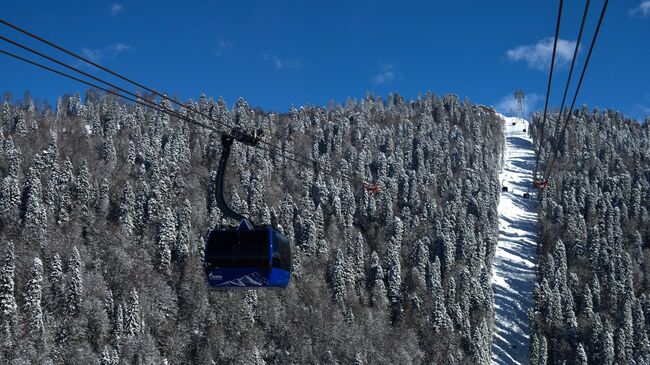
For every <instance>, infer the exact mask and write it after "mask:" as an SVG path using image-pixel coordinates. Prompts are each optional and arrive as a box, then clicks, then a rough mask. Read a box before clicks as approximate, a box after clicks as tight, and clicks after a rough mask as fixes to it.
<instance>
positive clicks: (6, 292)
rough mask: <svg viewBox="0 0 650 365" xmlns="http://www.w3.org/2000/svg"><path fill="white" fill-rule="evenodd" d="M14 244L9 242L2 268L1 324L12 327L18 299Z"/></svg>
mask: <svg viewBox="0 0 650 365" xmlns="http://www.w3.org/2000/svg"><path fill="white" fill-rule="evenodd" d="M15 270H16V264H15V260H14V244H13V242H7V243H6V245H5V249H4V256H3V258H2V268H0V323H2V324H3V325H5V324H9V325H12V324H13V323H14V321H15V319H16V297H15V296H14V272H15Z"/></svg>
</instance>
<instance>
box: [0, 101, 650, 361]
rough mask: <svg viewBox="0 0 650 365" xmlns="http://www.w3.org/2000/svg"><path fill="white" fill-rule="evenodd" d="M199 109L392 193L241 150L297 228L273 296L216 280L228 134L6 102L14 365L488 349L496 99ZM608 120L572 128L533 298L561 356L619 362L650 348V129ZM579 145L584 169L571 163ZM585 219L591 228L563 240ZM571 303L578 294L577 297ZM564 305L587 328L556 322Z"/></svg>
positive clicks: (120, 112)
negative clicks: (648, 259)
mask: <svg viewBox="0 0 650 365" xmlns="http://www.w3.org/2000/svg"><path fill="white" fill-rule="evenodd" d="M143 97H147V96H143ZM147 98H148V97H147ZM163 103H164V104H165V105H167V106H169V103H167V102H163ZM188 103H191V104H192V105H193V106H194V107H195V108H197V109H200V110H201V111H202V112H204V113H209V114H210V115H211V116H213V117H214V118H216V119H218V120H222V121H225V122H227V123H230V124H232V123H235V122H237V123H239V124H240V125H242V126H244V127H246V128H252V127H255V128H260V127H261V128H263V129H264V130H265V131H266V133H265V134H266V135H267V136H272V141H273V142H274V143H277V144H281V145H282V146H283V147H284V148H285V149H286V150H288V151H293V152H296V153H298V154H300V155H303V156H311V157H313V158H315V159H317V160H319V161H321V164H323V165H325V166H332V167H333V168H334V169H336V170H337V171H344V172H347V173H350V174H353V173H354V174H357V175H359V176H360V177H363V178H365V179H367V180H369V181H373V180H376V181H378V182H379V184H380V186H381V189H382V191H381V193H380V194H378V195H371V194H368V193H366V192H364V190H363V189H362V188H361V187H360V186H355V185H354V184H352V183H350V182H349V181H346V180H342V179H340V178H334V177H332V176H329V175H324V174H322V173H316V171H315V170H314V169H313V168H309V167H304V166H302V165H297V164H295V163H294V162H291V161H289V160H287V159H286V158H283V157H282V156H279V155H278V154H276V153H273V152H268V151H262V150H259V149H252V148H250V147H246V146H242V145H237V144H235V145H234V146H233V147H234V148H233V154H232V155H231V165H230V168H229V171H230V174H229V176H228V182H227V186H228V191H229V193H228V195H229V197H228V198H229V200H230V202H231V205H233V206H234V207H235V208H236V210H238V211H241V212H243V213H245V214H246V215H248V216H250V217H251V218H252V220H253V221H254V222H257V223H273V224H274V225H276V226H277V227H278V228H279V229H280V230H281V231H283V232H284V233H285V234H286V235H287V236H288V237H289V239H290V241H291V245H292V250H293V252H294V255H293V260H294V261H293V268H294V274H293V277H292V279H291V282H290V284H289V287H288V288H287V289H286V290H281V291H272V290H268V291H267V290H258V291H223V290H210V289H208V288H207V285H206V283H205V280H204V277H203V268H202V254H203V246H204V238H205V237H206V233H207V232H208V231H209V230H210V229H211V228H212V227H214V226H215V224H217V223H229V224H234V223H236V222H226V221H225V219H223V217H222V216H221V213H220V211H219V210H218V209H217V208H216V203H215V199H214V196H213V190H214V188H213V185H214V180H215V172H214V171H215V170H216V165H217V163H218V159H219V156H220V148H221V147H220V138H219V137H218V136H217V135H216V134H215V133H210V132H209V131H206V130H204V129H199V128H197V127H195V126H190V125H188V124H186V123H185V122H183V121H179V120H177V119H176V118H170V117H169V116H167V115H165V114H162V113H160V112H156V111H153V110H151V109H146V108H144V107H141V106H139V105H135V106H134V105H131V104H124V103H121V102H118V101H117V100H116V99H115V98H112V97H109V96H106V95H98V94H96V93H93V92H88V93H86V95H85V96H84V97H80V96H79V95H73V96H70V97H65V98H62V99H60V100H59V102H58V105H57V106H56V107H54V108H50V107H48V106H47V105H43V104H35V103H34V102H33V101H32V100H31V98H30V97H29V96H26V97H24V98H23V99H22V100H15V101H12V100H8V101H6V102H4V104H3V106H2V115H1V118H2V120H1V123H0V127H1V129H0V146H2V153H0V177H1V179H2V186H1V189H0V253H1V255H0V346H1V349H2V351H1V352H0V363H2V364H102V365H109V364H111V365H112V364H163V363H170V364H179V363H192V364H222V363H225V364H314V363H321V364H420V363H435V364H449V365H453V364H467V363H472V364H487V363H489V362H490V345H491V341H492V335H491V333H492V330H493V325H494V324H493V321H494V313H493V299H492V297H493V294H492V288H491V285H490V265H491V262H492V258H493V256H494V247H495V244H496V239H497V233H498V232H497V219H498V217H497V213H496V208H497V203H498V199H499V191H500V186H499V181H498V173H499V170H500V159H501V155H502V153H501V152H502V148H503V134H502V132H501V125H502V124H501V121H500V120H499V119H498V118H497V116H496V115H495V113H494V112H493V111H490V110H488V109H485V108H482V107H477V106H474V105H472V104H470V103H469V102H468V101H466V102H460V101H459V100H458V98H457V97H455V96H453V95H448V96H445V97H442V98H440V97H436V96H433V95H430V94H427V95H426V96H421V97H419V98H417V99H416V100H412V101H405V100H404V99H403V98H402V97H400V96H399V95H391V96H389V97H388V98H386V99H385V100H382V98H380V97H375V96H372V95H368V96H367V97H366V98H365V99H362V100H358V101H357V100H349V101H348V102H347V103H346V105H344V106H337V107H332V108H330V109H329V110H328V109H324V108H318V107H304V108H299V109H295V108H293V107H292V108H291V110H290V111H289V112H288V113H283V114H270V113H265V112H263V111H261V110H257V109H251V108H250V107H249V106H248V105H247V103H246V102H245V101H244V100H243V99H240V100H239V101H238V102H237V103H236V105H233V106H231V107H230V108H229V107H228V106H226V104H225V103H224V102H223V100H221V99H219V100H218V101H213V100H212V99H210V98H207V97H204V96H202V97H201V98H199V100H198V102H194V101H188ZM179 112H180V113H182V114H184V115H189V116H190V117H192V118H195V119H196V120H198V121H201V122H203V123H208V124H210V123H211V122H210V121H209V120H207V119H206V118H202V117H201V116H200V115H195V114H193V113H190V112H187V111H186V110H185V109H183V108H180V109H179ZM607 115H608V114H607ZM594 118H595V121H594V120H593V119H594ZM603 118H606V117H605V116H589V115H586V114H584V113H583V114H581V119H585V123H590V124H589V125H584V126H582V127H581V129H579V131H578V133H577V134H571V136H570V138H571V139H574V138H579V139H580V140H581V142H580V143H579V145H580V146H585V147H584V148H583V149H581V150H579V151H576V152H575V153H573V154H566V155H565V157H564V158H563V160H562V162H563V163H562V164H561V166H560V167H561V168H562V169H563V171H564V172H563V173H562V174H558V175H556V177H555V180H554V181H562V184H564V185H565V186H566V191H567V193H565V194H563V195H560V196H557V197H556V196H555V194H556V191H558V190H556V189H557V188H555V187H554V188H553V189H551V190H550V191H549V192H548V194H547V195H545V196H544V203H543V204H544V207H545V212H546V211H547V210H548V213H545V215H546V216H548V218H547V219H546V220H545V226H544V227H545V232H547V233H546V234H545V235H544V239H545V242H548V243H547V244H545V246H544V250H545V251H546V252H551V253H554V256H553V257H555V261H553V260H552V259H550V258H547V259H545V261H544V266H543V267H544V271H543V274H542V278H543V279H544V280H543V281H542V282H541V284H540V285H541V286H540V290H539V294H538V296H537V297H538V300H539V301H541V300H542V298H553V299H552V300H551V299H548V300H547V302H548V303H547V302H543V303H542V302H540V304H539V308H540V309H539V310H540V311H541V310H546V311H547V312H548V314H549V315H548V316H546V314H547V312H543V313H540V315H539V316H538V319H537V320H536V325H535V327H534V328H535V331H536V333H537V335H536V336H537V337H536V338H537V339H538V342H537V343H538V344H539V343H542V342H543V341H544V343H547V345H544V346H546V347H544V348H548V351H549V354H552V353H553V350H555V349H557V351H556V352H555V353H556V354H557V355H555V356H556V357H555V359H560V358H567V359H568V358H569V356H570V354H571V353H572V351H573V349H575V348H576V346H578V345H579V343H582V344H583V348H584V349H585V351H586V352H587V353H588V354H590V355H589V356H601V357H607V356H609V353H608V352H603V350H602V349H604V348H611V347H612V346H615V348H616V351H612V355H611V356H614V357H615V358H616V359H617V361H619V364H623V363H630V362H628V361H622V360H619V359H632V358H635V359H636V358H638V357H639V356H645V355H643V354H641V353H640V351H641V349H646V348H647V345H646V344H647V337H646V335H645V322H644V321H645V320H644V318H649V319H650V316H649V315H648V313H647V310H648V308H649V307H648V304H647V302H646V300H645V297H644V296H641V294H642V293H643V292H644V291H645V280H644V273H646V272H647V270H645V267H644V265H645V261H644V260H643V259H642V258H643V254H644V253H647V251H645V250H643V245H644V242H648V238H649V236H648V234H649V232H648V226H650V224H648V212H647V210H646V208H643V206H645V207H647V206H648V203H649V201H650V197H649V195H648V194H649V190H648V181H647V180H648V170H647V168H648V161H649V158H648V154H647V153H648V150H649V146H648V128H647V127H646V128H645V129H644V131H643V132H642V131H641V130H640V129H639V128H638V127H634V126H632V125H631V124H630V123H623V122H620V121H619V120H618V119H617V118H619V119H620V117H618V116H613V115H608V116H607V119H608V122H612V123H617V124H616V126H613V127H609V126H607V125H606V124H605V122H603V121H602V120H603ZM587 120H588V121H587ZM623 126H624V127H623ZM215 127H218V126H217V125H215ZM589 130H598V131H599V133H598V134H596V133H586V131H589ZM583 140H584V142H583ZM565 148H568V147H565ZM644 151H645V152H644ZM643 153H645V155H643ZM574 155H575V156H577V157H576V158H575V160H576V161H578V163H583V164H584V165H585V167H589V168H590V169H591V170H589V173H586V172H585V173H584V174H582V175H575V174H576V172H575V170H576V169H573V168H571V166H569V165H568V161H572V160H573V159H574ZM578 157H579V158H578ZM644 166H645V167H644ZM644 168H645V170H644ZM571 171H574V172H571ZM585 171H587V170H586V168H585ZM608 172H609V174H610V176H611V177H610V178H607V176H606V175H607V173H608ZM644 174H645V175H644ZM644 176H645V178H644ZM561 178H563V180H560V179H561ZM560 186H563V185H560V184H557V187H558V188H559V187H560ZM554 199H556V200H557V202H555V200H554ZM623 202H624V204H623ZM559 204H561V205H559ZM582 213H584V217H586V221H585V219H582V218H583V216H582V215H581V214H582ZM578 217H580V218H581V219H577V218H578ZM599 217H608V218H607V219H602V218H599ZM619 222H620V223H622V225H620V226H619V224H618V223H619ZM594 227H595V228H594ZM572 230H575V231H577V232H578V234H579V236H576V237H580V240H579V241H575V239H570V240H568V242H566V243H565V244H564V246H566V247H567V248H566V250H564V249H563V247H564V246H563V245H561V244H557V245H556V241H557V238H559V237H562V238H564V237H565V236H566V237H569V235H570V232H573V231H572ZM548 232H555V233H548ZM637 232H638V233H637ZM576 242H577V243H576ZM553 246H554V247H553ZM579 247H584V249H583V250H582V251H581V250H579V249H577V248H579ZM621 247H624V248H625V252H627V253H628V254H624V253H623V252H624V251H623V250H622V249H621ZM617 250H619V251H617ZM565 251H566V253H567V254H566V256H567V258H566V260H564V261H562V260H561V259H559V257H561V256H563V255H564V252H565ZM563 262H568V264H563ZM583 262H584V264H581V263H583ZM600 263H602V265H601V264H600ZM578 264H580V267H581V269H579V270H578V269H577V267H578ZM563 265H564V266H563ZM567 265H568V268H567ZM588 265H592V266H588ZM596 266H597V267H600V268H601V269H600V271H597V270H593V269H592V268H593V267H596ZM596 272H597V273H598V276H595V275H593V274H594V273H596ZM570 273H571V274H570ZM584 281H588V282H589V283H591V284H590V285H589V288H590V290H591V292H589V291H588V290H587V291H585V290H583V288H584V287H585V286H583V285H581V284H579V283H580V282H584ZM628 289H629V290H628ZM544 290H545V291H544ZM569 290H571V291H569ZM547 292H548V293H550V294H548V295H547V294H546V293H547ZM560 293H561V294H562V295H561V296H560ZM571 293H573V296H572V295H570V294H571ZM556 296H557V298H558V299H557V300H555V298H556ZM586 296H589V297H588V300H585V299H584V298H585V297H586ZM559 298H562V301H561V305H560V304H559V303H560V299H559ZM639 298H640V299H639ZM545 300H546V299H545ZM569 300H570V301H571V304H572V305H575V306H576V308H581V309H579V310H578V311H576V312H573V311H570V310H566V309H565V308H570V307H568V306H567V305H565V303H566V301H569ZM587 303H592V304H589V305H587ZM551 304H553V305H551ZM614 304H616V305H615V306H614ZM582 308H584V309H582ZM619 313H621V314H619ZM644 314H645V317H644ZM570 315H573V319H574V322H575V323H576V325H575V326H574V327H575V328H576V329H575V330H574V331H572V332H571V329H569V328H566V329H565V328H564V327H561V328H556V327H558V326H562V325H561V324H562V323H563V322H564V321H563V318H564V317H563V316H570ZM567 318H568V317H567ZM572 328H573V327H572ZM639 328H640V329H641V330H642V331H640V330H639ZM544 335H546V337H544ZM589 338H593V339H594V340H593V341H589V340H588V339H589ZM610 343H612V344H615V345H611V346H610V347H606V346H609V344H610ZM537 348H541V345H537ZM572 361H573V360H572V359H570V361H569V363H571V362H572ZM537 363H539V362H537ZM603 363H607V362H603ZM610 363H611V362H610Z"/></svg>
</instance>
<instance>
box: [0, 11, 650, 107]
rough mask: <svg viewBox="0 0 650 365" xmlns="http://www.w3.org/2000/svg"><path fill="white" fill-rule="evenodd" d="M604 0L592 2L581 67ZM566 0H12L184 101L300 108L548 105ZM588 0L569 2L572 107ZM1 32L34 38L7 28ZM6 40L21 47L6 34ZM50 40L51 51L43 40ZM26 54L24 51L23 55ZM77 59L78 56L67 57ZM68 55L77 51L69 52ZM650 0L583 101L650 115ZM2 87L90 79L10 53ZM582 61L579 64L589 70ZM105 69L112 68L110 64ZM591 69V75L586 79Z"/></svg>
mask: <svg viewBox="0 0 650 365" xmlns="http://www.w3.org/2000/svg"><path fill="white" fill-rule="evenodd" d="M602 1H603V0H594V1H592V7H591V11H590V18H589V20H588V22H587V29H586V33H585V37H584V38H583V42H582V48H581V52H580V55H581V56H582V57H581V58H580V63H579V67H582V66H581V65H582V61H583V60H584V57H585V55H586V53H587V52H586V51H587V48H588V43H589V41H590V40H591V35H592V34H593V30H594V28H595V24H596V20H597V17H598V13H599V12H600V9H601V6H602ZM557 5H558V4H557V1H479V0H476V1H444V2H443V1H417V2H416V1H413V2H407V1H380V0H374V1H369V0H365V1H333V0H330V1H322V2H314V1H273V0H260V1H184V2H170V1H133V2H130V1H126V0H118V1H116V2H112V1H31V2H28V1H6V2H4V3H3V10H2V18H3V19H6V20H8V21H10V22H13V23H15V24H18V25H20V26H23V27H26V28H27V29H29V30H32V31H33V32H35V33H36V34H39V35H43V36H44V37H46V38H48V39H51V40H53V41H55V42H58V43H60V44H62V45H63V46H65V47H67V48H70V49H72V50H75V51H77V52H83V53H84V54H86V55H87V56H89V57H92V58H94V59H95V60H97V61H98V62H100V63H101V64H103V65H105V66H108V67H110V68H114V69H115V70H118V71H120V72H123V73H125V74H126V75H129V76H132V77H133V78H135V79H136V80H137V81H141V82H142V83H145V84H147V85H149V86H152V87H154V88H156V89H159V90H164V91H166V92H168V93H169V94H171V95H176V96H179V97H181V98H183V99H187V98H193V99H197V98H198V96H199V95H200V94H201V93H205V94H207V95H211V96H215V97H216V96H219V95H222V96H223V97H224V98H225V99H226V101H227V102H228V103H229V104H230V103H232V102H233V101H235V100H236V99H237V98H238V97H239V96H243V97H245V98H246V100H247V101H248V102H249V104H250V105H254V106H259V107H262V108H264V109H266V110H276V111H286V110H288V109H289V106H290V105H291V103H294V104H295V105H296V106H298V105H305V104H315V105H327V104H328V102H329V101H330V100H334V101H335V102H344V101H345V100H346V98H347V97H352V98H361V97H363V96H364V95H365V93H366V92H367V91H371V92H373V93H375V94H378V95H382V96H385V95H387V94H388V93H390V92H393V91H396V92H398V93H400V94H401V95H403V96H404V97H407V98H414V97H416V96H417V94H418V92H423V93H424V92H426V91H427V90H430V91H432V92H434V93H436V94H438V95H442V94H446V93H455V94H458V95H459V96H460V97H461V98H466V97H468V98H470V99H471V100H472V101H473V102H477V103H483V104H488V105H495V106H498V107H499V108H500V109H501V110H502V111H504V112H507V110H506V109H507V104H508V100H507V98H509V97H510V95H511V94H512V92H513V91H514V90H515V89H517V88H522V89H524V90H526V92H527V93H528V94H529V97H528V99H527V100H528V101H529V105H528V106H529V107H530V108H531V109H537V108H541V107H543V100H540V99H542V98H543V95H544V94H545V91H546V78H547V66H546V64H547V62H548V47H545V44H546V43H545V38H547V37H551V36H552V35H553V31H554V23H555V16H556V12H557ZM583 6H584V3H583V2H582V1H567V2H565V12H564V17H563V25H562V29H561V38H562V39H563V40H565V41H566V42H563V43H562V44H561V50H562V51H563V52H564V53H563V55H564V56H563V57H561V58H560V61H561V62H560V63H561V67H560V68H559V70H558V71H557V74H556V75H557V78H556V81H555V83H554V88H553V93H552V99H551V101H552V103H553V105H558V104H559V102H560V98H561V94H562V91H563V87H564V82H565V80H566V75H567V69H568V61H569V60H567V59H566V57H565V56H567V55H568V56H570V53H571V51H572V49H571V47H572V43H571V42H573V41H575V39H576V37H577V30H578V25H579V21H580V16H581V13H582V11H583ZM0 28H2V30H1V31H0V34H3V35H5V36H7V37H10V38H14V39H19V40H24V41H26V42H29V44H31V45H35V44H36V43H34V42H31V41H27V39H26V38H24V37H22V36H20V35H19V34H17V33H16V32H14V31H12V30H10V29H9V28H6V27H4V26H0ZM0 43H2V46H0V48H3V49H11V50H13V48H11V47H10V46H9V45H7V44H6V43H4V42H0ZM39 49H46V48H43V47H39ZM21 54H22V53H21ZM64 58H65V57H64ZM65 59H68V58H65ZM648 65H650V1H647V0H643V1H642V0H616V1H610V4H609V9H608V12H607V15H606V17H605V22H604V26H603V29H602V31H601V34H600V36H599V40H598V43H597V44H596V49H595V51H594V54H593V56H592V61H591V63H590V67H589V69H588V70H587V75H586V79H585V82H584V84H583V87H582V91H581V94H580V96H579V100H578V103H577V104H578V105H581V104H582V103H586V104H588V105H589V107H596V106H597V107H600V108H605V107H611V108H615V109H618V110H620V111H622V112H624V113H625V114H627V115H629V116H632V117H635V118H642V117H643V116H645V115H647V116H650V67H649V66H648ZM0 70H1V71H0V91H2V92H5V91H9V92H11V93H12V94H14V96H15V97H16V98H21V97H22V95H23V92H24V91H25V90H29V91H30V92H31V93H32V95H33V96H34V97H35V98H39V99H40V100H47V101H48V102H50V103H51V104H53V103H54V102H55V98H56V96H58V95H62V94H65V93H71V92H74V91H77V90H78V91H84V90H85V87H84V86H83V85H77V84H75V83H74V82H72V81H66V80H62V79H60V78H59V77H57V76H54V75H50V74H47V73H45V72H44V71H40V70H37V69H34V68H33V67H31V66H26V65H22V64H19V63H18V61H15V60H13V59H9V58H8V57H6V56H0ZM577 72H579V69H578V70H577ZM97 75H101V74H100V73H97ZM576 79H577V77H576Z"/></svg>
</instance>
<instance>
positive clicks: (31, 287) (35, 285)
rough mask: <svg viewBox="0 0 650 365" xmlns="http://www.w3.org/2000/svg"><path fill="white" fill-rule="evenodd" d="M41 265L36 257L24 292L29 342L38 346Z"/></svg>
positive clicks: (41, 295) (41, 333) (39, 340)
mask: <svg viewBox="0 0 650 365" xmlns="http://www.w3.org/2000/svg"><path fill="white" fill-rule="evenodd" d="M42 298H43V263H42V262H41V259H40V258H38V257H35V258H34V261H33V263H32V270H31V273H30V275H29V281H28V282H27V290H26V292H25V304H24V309H25V314H26V317H27V332H28V334H29V337H30V338H31V340H32V341H33V342H34V343H35V344H37V345H40V344H41V341H42V336H43V309H42V307H41V300H42Z"/></svg>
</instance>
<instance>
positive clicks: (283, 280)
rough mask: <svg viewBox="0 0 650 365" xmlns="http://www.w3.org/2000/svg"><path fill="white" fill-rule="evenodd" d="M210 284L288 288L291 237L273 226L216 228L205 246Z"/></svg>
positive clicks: (228, 286)
mask: <svg viewBox="0 0 650 365" xmlns="http://www.w3.org/2000/svg"><path fill="white" fill-rule="evenodd" d="M205 271H206V275H207V278H208V284H209V285H210V286H211V287H215V288H255V287H275V288H286V287H287V285H288V284H289V278H290V277H291V249H290V247H289V240H288V239H287V237H285V236H284V235H283V234H282V233H280V232H278V231H277V230H275V229H273V228H272V227H254V228H253V227H248V226H247V225H246V224H244V222H242V224H241V225H240V226H239V228H236V229H233V228H231V229H226V230H216V229H215V230H213V231H212V232H210V235H209V236H208V241H207V244H206V247H205Z"/></svg>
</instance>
